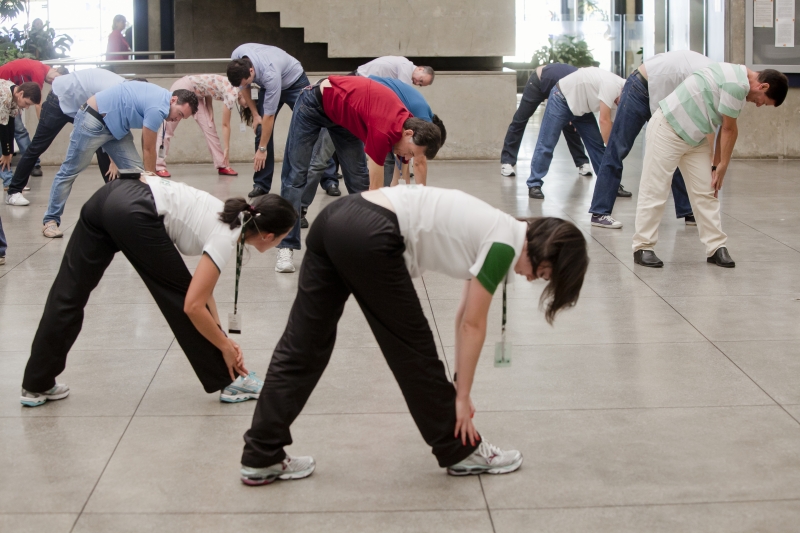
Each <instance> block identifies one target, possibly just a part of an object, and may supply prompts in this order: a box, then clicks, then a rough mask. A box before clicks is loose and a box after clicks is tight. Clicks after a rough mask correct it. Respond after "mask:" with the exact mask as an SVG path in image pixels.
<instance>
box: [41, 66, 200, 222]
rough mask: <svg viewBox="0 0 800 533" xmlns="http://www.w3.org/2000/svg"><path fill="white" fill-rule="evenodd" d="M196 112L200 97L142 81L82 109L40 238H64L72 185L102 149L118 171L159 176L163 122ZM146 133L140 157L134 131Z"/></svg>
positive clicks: (123, 86) (120, 87)
mask: <svg viewBox="0 0 800 533" xmlns="http://www.w3.org/2000/svg"><path fill="white" fill-rule="evenodd" d="M196 112H197V96H196V95H195V94H194V93H193V92H191V91H187V90H185V89H178V90H177V91H175V92H173V93H172V95H170V93H169V91H168V90H166V89H163V88H161V87H159V86H158V85H154V84H152V83H145V82H140V81H132V82H128V83H122V84H119V85H116V86H114V87H112V88H110V89H106V90H105V91H100V92H99V93H97V94H96V95H94V96H92V97H90V98H89V99H88V100H87V101H86V103H84V104H83V105H81V107H80V108H79V109H78V112H77V113H76V114H75V121H74V128H73V130H72V134H71V135H70V137H69V147H68V148H67V155H66V158H65V159H64V163H63V164H62V165H61V168H60V169H59V170H58V173H57V174H56V177H55V179H54V180H53V186H52V188H51V189H50V202H49V203H48V205H47V212H46V213H45V216H44V227H43V228H42V234H43V235H44V236H45V237H49V238H57V237H61V236H63V234H62V233H61V231H60V230H59V229H58V226H59V224H60V223H61V215H62V214H63V213H64V205H65V204H66V203H67V198H68V197H69V193H70V191H71V190H72V182H74V181H75V178H77V177H78V174H80V173H81V172H82V171H83V170H84V169H85V168H86V167H88V166H89V163H91V161H92V154H94V152H95V151H96V150H97V149H98V148H101V147H102V148H103V150H104V151H105V152H107V153H108V155H109V156H111V158H112V159H113V160H114V162H115V163H117V165H119V167H120V168H140V169H141V168H143V169H144V170H145V171H150V172H155V170H156V138H157V136H158V133H157V132H158V128H159V127H161V125H162V124H163V122H164V120H167V121H170V122H177V121H179V120H181V119H184V118H189V117H191V116H192V115H194V114H195V113H196ZM139 128H141V129H142V152H143V157H140V156H139V153H138V152H137V151H136V147H135V146H134V144H133V135H132V134H131V130H132V129H139Z"/></svg>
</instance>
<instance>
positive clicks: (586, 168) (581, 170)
mask: <svg viewBox="0 0 800 533" xmlns="http://www.w3.org/2000/svg"><path fill="white" fill-rule="evenodd" d="M578 174H580V175H581V176H591V175H592V165H590V164H589V163H584V164H582V165H581V166H579V167H578Z"/></svg>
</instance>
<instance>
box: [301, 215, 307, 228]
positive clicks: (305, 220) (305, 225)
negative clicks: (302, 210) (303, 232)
mask: <svg viewBox="0 0 800 533" xmlns="http://www.w3.org/2000/svg"><path fill="white" fill-rule="evenodd" d="M307 227H308V219H307V218H306V217H305V215H303V216H301V217H300V229H306V228H307Z"/></svg>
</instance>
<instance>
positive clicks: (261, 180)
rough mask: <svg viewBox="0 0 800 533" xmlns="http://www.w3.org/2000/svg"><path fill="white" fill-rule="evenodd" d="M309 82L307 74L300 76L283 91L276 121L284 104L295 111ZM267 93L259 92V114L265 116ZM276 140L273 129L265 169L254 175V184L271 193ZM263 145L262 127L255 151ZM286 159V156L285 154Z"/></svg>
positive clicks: (276, 112) (258, 134) (258, 131)
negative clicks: (301, 92) (299, 97)
mask: <svg viewBox="0 0 800 533" xmlns="http://www.w3.org/2000/svg"><path fill="white" fill-rule="evenodd" d="M308 85H309V81H308V78H307V77H306V74H305V72H304V73H303V74H300V77H299V78H297V81H295V82H294V83H293V84H292V85H291V86H290V87H287V88H286V89H283V90H281V98H280V100H279V101H278V109H277V110H276V111H275V119H276V120H277V119H278V113H279V112H280V110H281V108H282V107H283V105H284V104H286V105H288V106H289V107H290V108H291V109H292V111H294V106H295V102H296V101H297V97H298V96H299V95H300V91H302V90H303V87H308ZM265 94H266V91H265V90H264V89H259V90H258V103H257V104H256V105H257V106H258V114H259V115H261V116H264V95H265ZM274 138H275V130H274V128H273V132H272V135H270V136H269V141H267V160H266V161H265V162H264V168H262V169H261V170H259V171H258V172H255V173H253V184H254V185H257V186H258V187H261V189H262V190H264V191H267V192H269V190H270V188H271V187H272V175H273V174H274V172H275V146H274V144H273V139H274ZM259 143H261V125H260V124H259V126H258V127H257V128H256V142H255V145H256V147H255V151H256V152H258V145H259ZM284 157H286V155H285V154H284Z"/></svg>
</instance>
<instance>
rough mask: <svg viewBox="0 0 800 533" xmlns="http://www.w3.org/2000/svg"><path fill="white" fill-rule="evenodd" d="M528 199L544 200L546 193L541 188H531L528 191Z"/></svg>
mask: <svg viewBox="0 0 800 533" xmlns="http://www.w3.org/2000/svg"><path fill="white" fill-rule="evenodd" d="M528 197H529V198H536V199H537V200H544V193H543V192H542V188H541V187H530V188H529V189H528Z"/></svg>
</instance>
